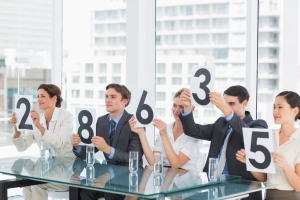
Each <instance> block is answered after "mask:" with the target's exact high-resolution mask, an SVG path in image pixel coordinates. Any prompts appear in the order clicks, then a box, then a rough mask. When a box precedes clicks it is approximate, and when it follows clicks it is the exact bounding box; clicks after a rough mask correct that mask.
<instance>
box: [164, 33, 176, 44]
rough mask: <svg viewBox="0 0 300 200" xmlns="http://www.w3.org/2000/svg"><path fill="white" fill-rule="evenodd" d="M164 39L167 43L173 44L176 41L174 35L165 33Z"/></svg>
mask: <svg viewBox="0 0 300 200" xmlns="http://www.w3.org/2000/svg"><path fill="white" fill-rule="evenodd" d="M165 41H166V44H168V45H175V44H176V43H177V41H176V36H175V35H166V36H165Z"/></svg>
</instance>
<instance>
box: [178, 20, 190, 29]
mask: <svg viewBox="0 0 300 200" xmlns="http://www.w3.org/2000/svg"><path fill="white" fill-rule="evenodd" d="M180 24H181V29H183V30H192V29H193V21H192V20H183V21H181V23H180Z"/></svg>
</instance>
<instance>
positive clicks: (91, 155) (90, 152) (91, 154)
mask: <svg viewBox="0 0 300 200" xmlns="http://www.w3.org/2000/svg"><path fill="white" fill-rule="evenodd" d="M94 163H95V147H94V146H86V164H87V165H88V166H91V165H94Z"/></svg>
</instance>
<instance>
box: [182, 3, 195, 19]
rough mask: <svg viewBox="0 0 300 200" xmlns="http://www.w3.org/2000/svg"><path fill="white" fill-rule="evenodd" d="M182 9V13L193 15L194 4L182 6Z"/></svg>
mask: <svg viewBox="0 0 300 200" xmlns="http://www.w3.org/2000/svg"><path fill="white" fill-rule="evenodd" d="M181 9H182V12H181V14H182V15H186V16H190V15H193V6H192V5H187V6H182V7H181Z"/></svg>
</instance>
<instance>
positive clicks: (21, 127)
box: [15, 95, 33, 131]
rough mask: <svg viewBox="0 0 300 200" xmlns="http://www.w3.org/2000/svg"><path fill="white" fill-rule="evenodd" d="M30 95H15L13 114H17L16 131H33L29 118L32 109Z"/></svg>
mask: <svg viewBox="0 0 300 200" xmlns="http://www.w3.org/2000/svg"><path fill="white" fill-rule="evenodd" d="M32 102H33V97H32V95H15V112H16V114H17V119H18V121H17V124H16V125H17V130H18V131H27V130H33V122H32V119H31V117H30V111H31V109H32Z"/></svg>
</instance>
